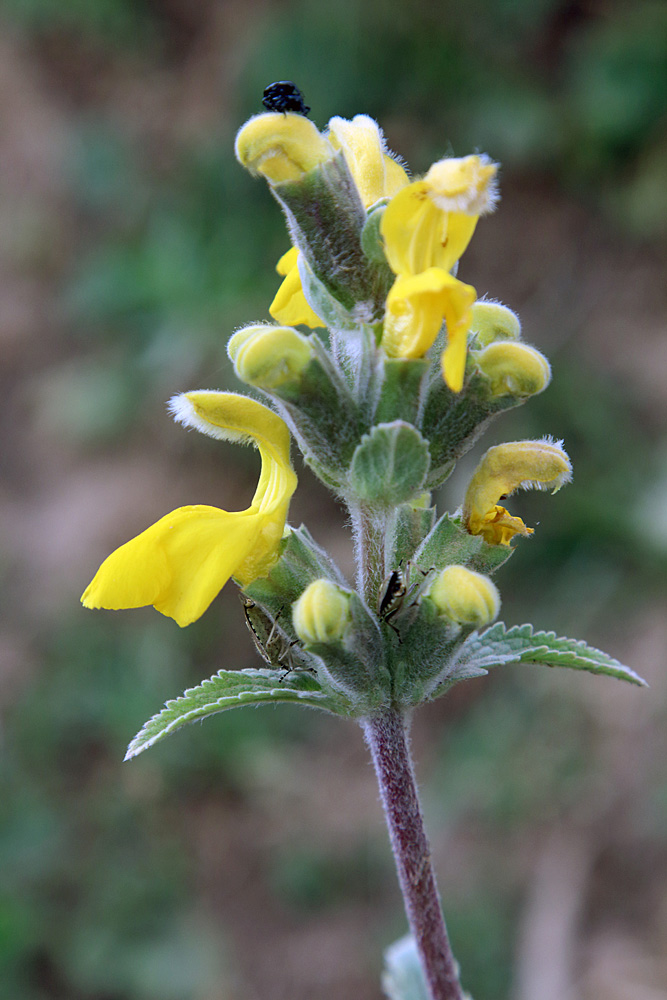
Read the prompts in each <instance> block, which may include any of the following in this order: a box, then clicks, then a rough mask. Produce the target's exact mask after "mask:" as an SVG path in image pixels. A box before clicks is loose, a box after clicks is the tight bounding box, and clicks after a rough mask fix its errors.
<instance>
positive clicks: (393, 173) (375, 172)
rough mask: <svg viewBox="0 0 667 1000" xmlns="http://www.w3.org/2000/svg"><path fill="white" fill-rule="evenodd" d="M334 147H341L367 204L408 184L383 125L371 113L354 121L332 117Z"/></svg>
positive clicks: (356, 117) (331, 137)
mask: <svg viewBox="0 0 667 1000" xmlns="http://www.w3.org/2000/svg"><path fill="white" fill-rule="evenodd" d="M327 138H328V139H329V142H330V143H331V145H332V146H333V147H334V149H342V150H343V153H344V155H345V160H346V162H347V165H348V167H349V169H350V173H351V174H352V176H353V178H354V181H355V184H356V185H357V189H358V191H359V195H360V197H361V200H362V202H363V205H364V208H368V207H369V206H370V205H373V204H374V203H375V202H376V201H379V200H380V198H385V197H391V196H392V195H394V194H395V193H396V192H397V191H398V190H399V189H400V188H401V187H404V186H405V185H406V184H408V175H407V174H406V172H405V170H404V169H403V167H401V165H400V164H399V163H397V162H396V161H395V160H393V159H392V158H391V157H390V156H388V155H387V150H386V145H385V141H384V136H383V134H382V129H381V128H380V126H379V125H378V123H377V122H376V121H374V119H373V118H370V117H369V116H368V115H355V117H354V118H353V119H352V121H348V120H347V119H345V118H338V117H335V118H332V119H331V121H330V122H329V132H328V135H327Z"/></svg>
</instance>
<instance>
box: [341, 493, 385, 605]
mask: <svg viewBox="0 0 667 1000" xmlns="http://www.w3.org/2000/svg"><path fill="white" fill-rule="evenodd" d="M348 509H349V511H350V520H351V522H352V530H353V533H354V546H355V555H356V563H357V589H358V591H359V593H360V594H363V596H364V599H365V600H366V602H367V603H368V605H369V607H371V608H373V607H375V603H376V601H377V598H378V595H379V593H380V590H381V589H382V584H383V582H384V577H385V559H384V541H385V533H386V518H385V517H384V516H383V515H382V514H378V513H377V512H376V511H373V510H372V509H370V508H369V507H360V506H356V505H352V504H349V505H348Z"/></svg>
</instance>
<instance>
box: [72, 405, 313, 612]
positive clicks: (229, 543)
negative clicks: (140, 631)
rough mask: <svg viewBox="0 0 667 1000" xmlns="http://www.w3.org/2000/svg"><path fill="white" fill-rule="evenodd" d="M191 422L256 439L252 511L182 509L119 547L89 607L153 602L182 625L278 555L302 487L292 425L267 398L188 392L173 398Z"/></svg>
mask: <svg viewBox="0 0 667 1000" xmlns="http://www.w3.org/2000/svg"><path fill="white" fill-rule="evenodd" d="M170 408H171V411H172V413H173V414H174V416H175V418H176V419H177V420H179V421H180V422H181V423H183V424H184V425H185V426H187V427H195V428H196V429H197V430H200V431H203V433H205V434H208V435H210V436H211V437H216V438H220V439H222V440H227V441H238V442H239V443H241V444H246V443H249V442H252V443H253V444H255V445H256V446H257V448H258V449H259V453H260V456H261V460H262V470H261V474H260V478H259V483H258V484H257V489H256V490H255V495H254V497H253V499H252V503H251V504H250V506H249V507H248V508H247V510H241V511H234V512H231V513H230V512H228V511H226V510H220V509H219V508H217V507H207V506H203V505H198V506H191V507H179V508H178V510H175V511H172V513H171V514H167V515H166V517H163V518H161V519H160V520H159V521H158V522H157V523H156V524H154V525H152V527H150V528H148V529H147V530H146V531H144V532H142V533H141V534H140V535H137V537H136V538H133V539H132V540H131V541H129V542H127V543H126V544H125V545H122V546H121V547H120V548H119V549H116V551H115V552H113V553H112V554H111V555H110V556H109V557H108V559H106V560H105V561H104V562H103V563H102V565H101V566H100V568H99V570H98V571H97V573H96V575H95V577H94V579H93V581H92V582H91V583H90V584H89V586H88V587H87V588H86V591H85V593H84V594H83V597H82V598H81V600H82V602H83V604H84V605H85V607H87V608H110V609H113V610H117V609H120V608H139V607H144V606H145V605H149V604H152V605H153V607H154V608H156V610H157V611H160V612H161V613H162V614H164V615H168V616H169V617H170V618H173V619H174V620H175V621H176V622H177V623H178V624H179V625H180V626H184V625H189V624H190V623H191V622H193V621H195V620H196V619H197V618H199V617H200V616H201V615H202V614H203V613H204V611H206V609H207V608H208V606H209V604H210V603H211V601H212V600H213V599H214V597H216V595H217V594H218V593H219V591H220V590H221V589H222V587H223V586H224V585H225V583H226V582H227V581H228V580H229V578H230V577H232V576H233V577H235V579H237V580H238V581H239V583H240V584H241V585H242V586H247V585H248V584H249V583H251V582H252V581H253V580H255V579H256V578H257V577H259V576H264V575H265V574H266V573H268V571H269V570H270V568H271V566H272V565H273V563H274V562H275V560H276V558H277V555H278V548H279V545H280V540H281V538H282V535H283V532H284V528H285V519H286V517H287V508H288V506H289V501H290V498H291V496H292V493H293V492H294V490H295V489H296V475H295V474H294V471H293V469H292V467H291V465H290V460H289V431H288V429H287V425H286V424H285V423H284V421H283V420H281V419H280V417H278V416H277V415H276V414H275V413H273V411H272V410H269V409H268V407H266V406H263V405H262V404H261V403H257V402H255V400H253V399H248V398H247V397H245V396H238V395H236V394H235V393H230V392H204V391H202V392H189V393H185V394H183V395H181V396H175V397H174V398H173V399H172V400H171V403H170Z"/></svg>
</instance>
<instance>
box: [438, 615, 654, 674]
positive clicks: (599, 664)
mask: <svg viewBox="0 0 667 1000" xmlns="http://www.w3.org/2000/svg"><path fill="white" fill-rule="evenodd" d="M515 639H521V640H529V641H530V642H531V645H530V646H529V647H528V648H523V649H521V648H519V649H514V650H513V649H511V648H510V649H507V645H508V644H510V643H511V642H512V640H515ZM496 643H497V645H498V647H501V648H499V649H497V650H494V649H493V646H494V645H495V644H496ZM557 644H563V645H564V646H565V648H561V649H558V648H557ZM502 647H505V651H503V650H502ZM544 655H548V656H549V658H550V659H551V660H555V661H556V662H555V663H554V662H552V663H548V662H545V660H543V659H540V658H539V657H542V656H544ZM536 657H537V659H536ZM572 658H574V659H575V660H577V661H579V662H574V663H572V662H569V663H568V662H567V660H568V659H570V660H571V659H572ZM558 660H560V661H561V663H558ZM531 662H532V663H536V664H537V665H539V666H564V667H571V668H572V669H579V670H590V671H591V672H592V673H604V674H606V675H607V676H610V677H617V678H618V679H619V680H625V681H628V682H629V683H631V684H636V685H637V686H639V687H648V685H647V683H646V681H645V680H644V679H643V678H642V677H640V676H639V674H637V673H635V671H634V670H631V669H630V667H627V666H625V664H623V663H621V662H620V661H619V660H617V659H615V657H613V656H610V655H609V654H608V653H605V652H604V651H603V650H601V649H598V648H597V647H595V646H591V645H589V643H587V642H586V641H585V640H583V639H569V638H567V637H566V636H559V635H557V634H556V633H555V632H553V631H550V632H547V631H537V632H535V631H533V626H532V625H530V624H529V623H526V624H524V625H513V626H512V627H511V628H509V629H508V628H507V627H506V625H505V623H504V622H496V623H495V624H494V625H491V626H490V627H489V628H488V629H486V631H484V632H481V633H473V634H472V635H470V636H469V637H468V638H467V639H466V641H465V642H464V643H463V644H462V646H461V647H460V649H459V650H458V652H457V654H456V657H455V660H454V663H453V669H452V671H451V672H450V674H449V677H448V679H451V680H454V678H455V675H456V670H457V666H459V665H460V666H461V667H462V668H463V669H469V668H470V666H472V665H474V666H477V667H480V668H484V669H486V670H491V669H493V667H496V666H502V665H503V664H506V663H531ZM587 663H588V664H590V666H587V665H586V664H587Z"/></svg>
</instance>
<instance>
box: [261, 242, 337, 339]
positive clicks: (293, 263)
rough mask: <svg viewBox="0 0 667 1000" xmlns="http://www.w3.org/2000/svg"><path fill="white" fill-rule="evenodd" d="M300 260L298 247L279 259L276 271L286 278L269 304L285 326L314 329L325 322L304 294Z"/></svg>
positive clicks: (271, 310) (270, 309)
mask: <svg viewBox="0 0 667 1000" xmlns="http://www.w3.org/2000/svg"><path fill="white" fill-rule="evenodd" d="M298 261H299V251H298V249H297V248H296V247H291V248H290V249H289V250H288V251H287V253H284V254H283V255H282V257H281V258H280V260H279V261H278V263H277V265H276V271H277V272H278V274H282V275H284V276H285V280H284V281H283V283H282V284H281V286H280V288H279V289H278V291H277V292H276V296H275V298H274V300H273V302H272V303H271V305H270V306H269V313H270V314H271V316H273V318H274V319H275V320H277V321H278V322H279V323H282V324H284V325H285V326H308V327H310V329H311V330H314V329H315V328H317V327H320V326H324V323H323V321H322V320H321V319H320V317H319V316H318V315H317V313H316V312H315V311H314V310H313V309H311V307H310V305H309V304H308V302H307V301H306V296H305V295H304V294H303V286H302V284H301V275H300V274H299V263H298Z"/></svg>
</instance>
